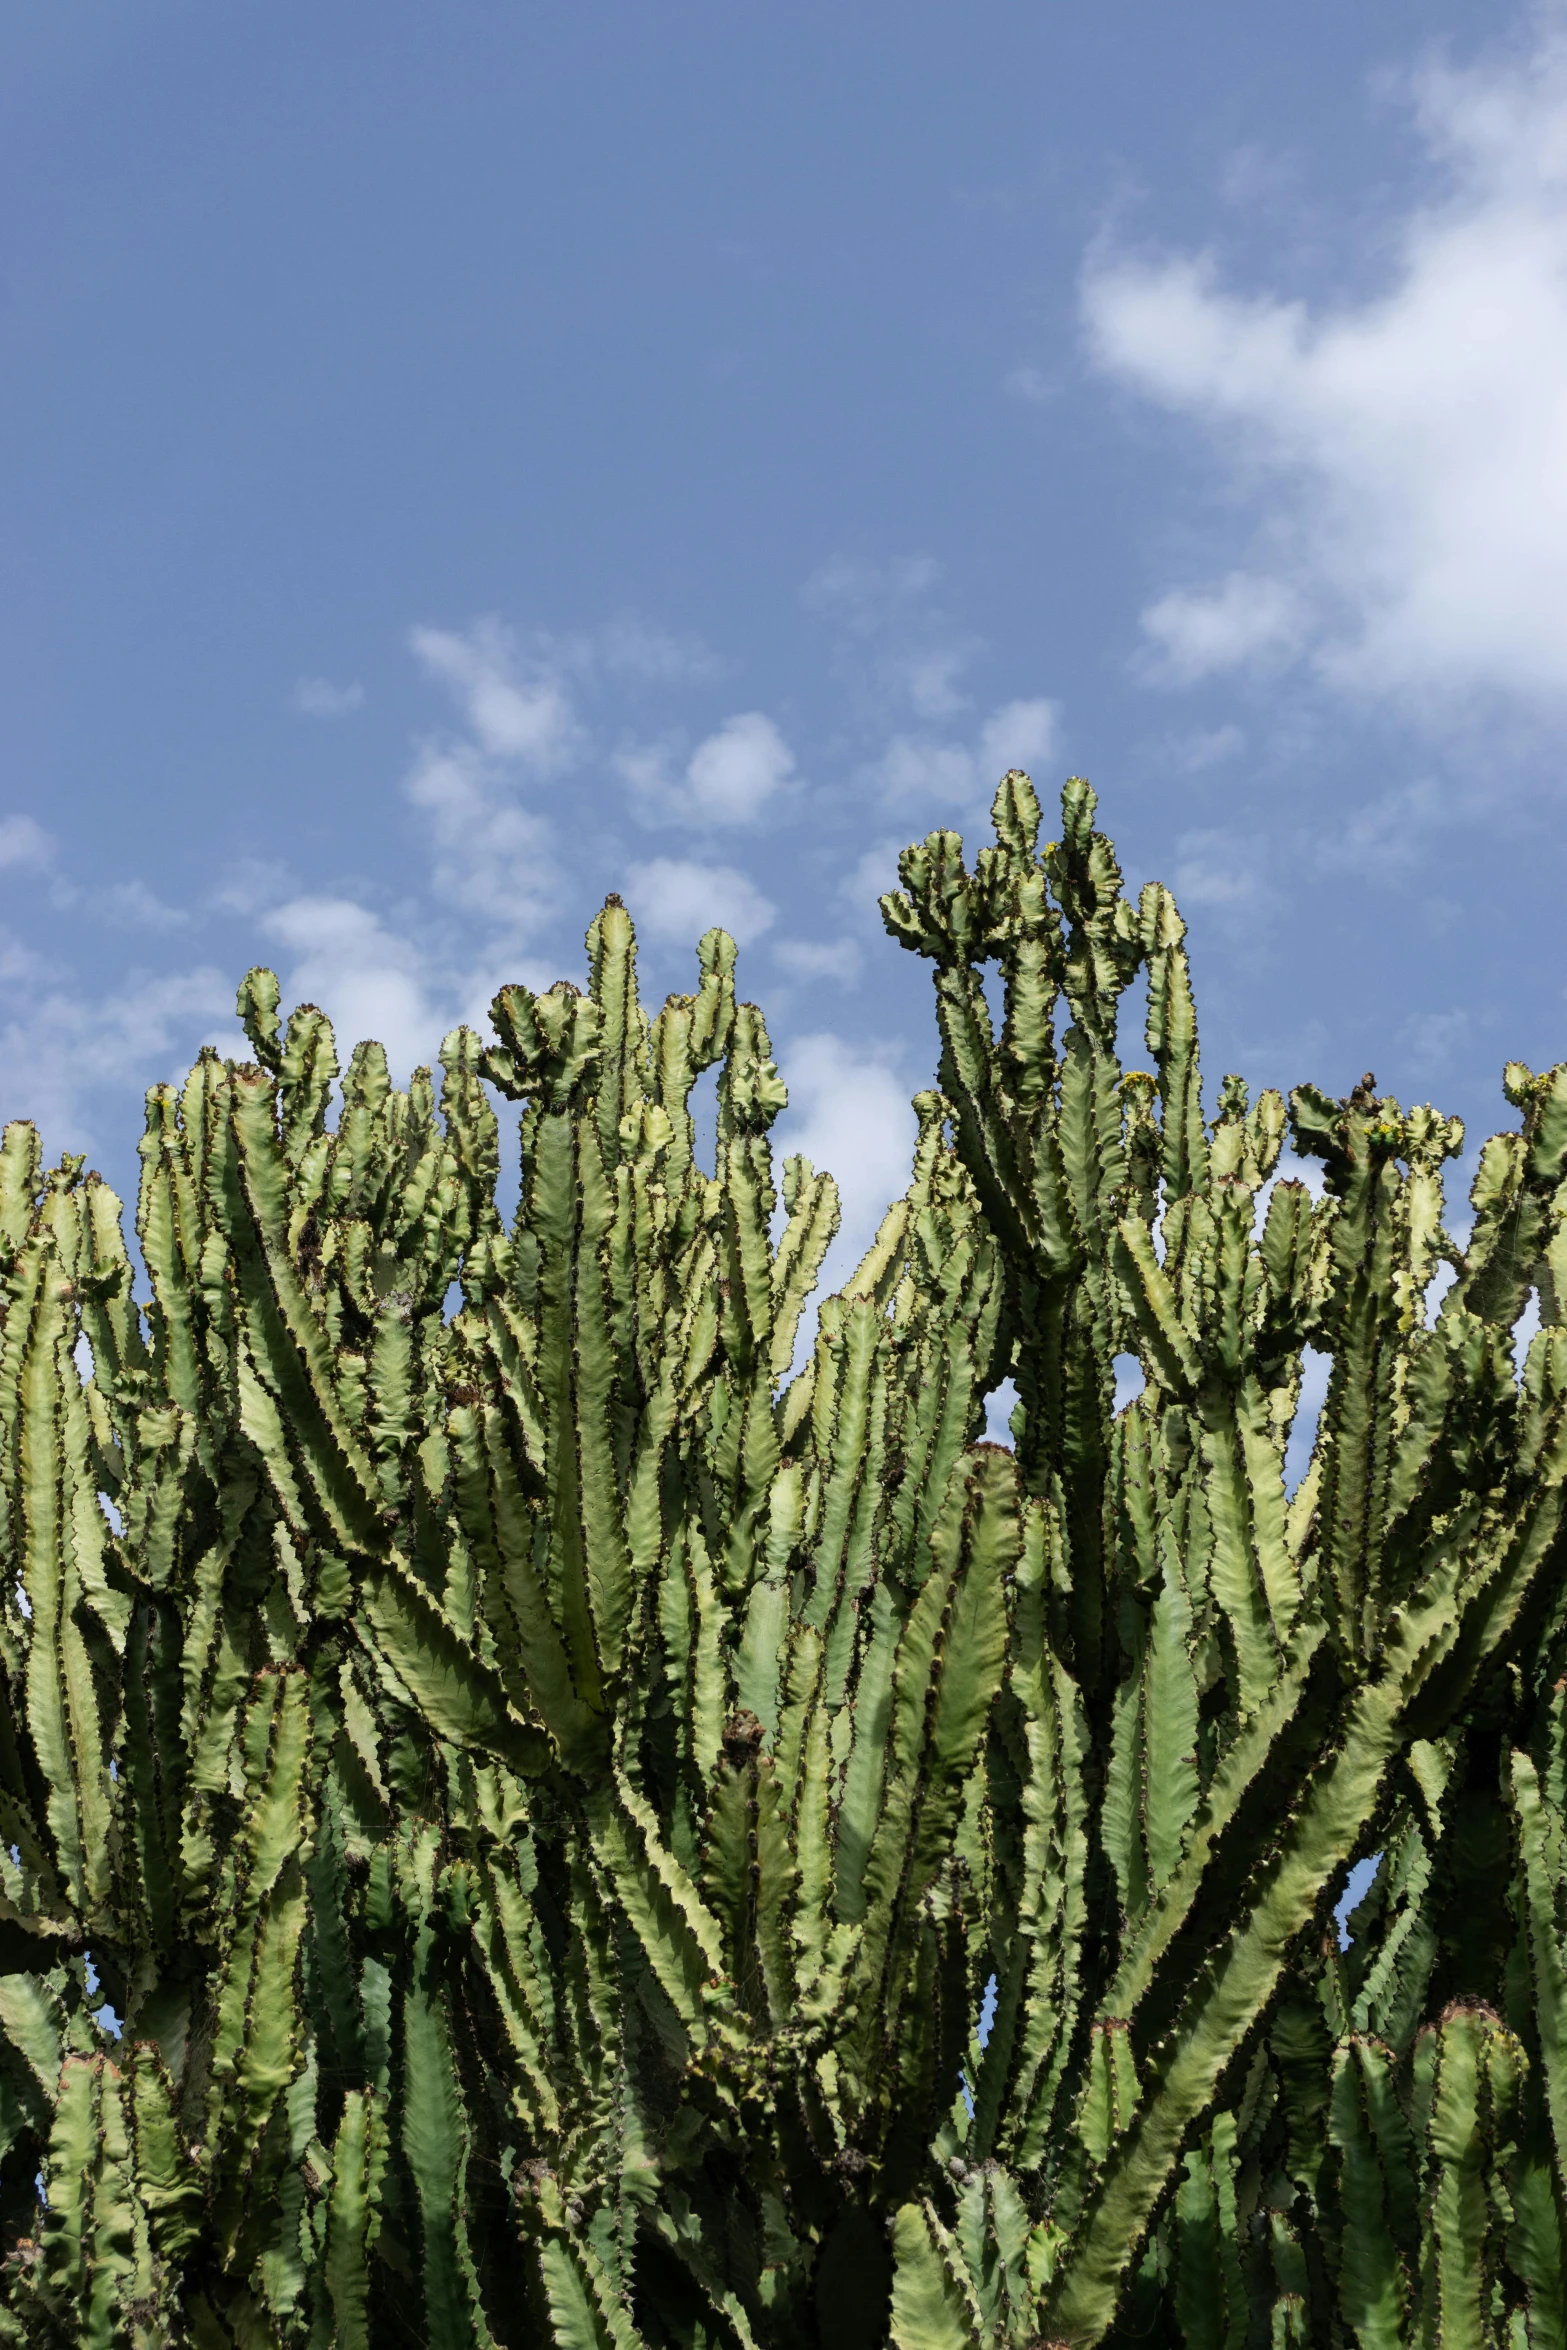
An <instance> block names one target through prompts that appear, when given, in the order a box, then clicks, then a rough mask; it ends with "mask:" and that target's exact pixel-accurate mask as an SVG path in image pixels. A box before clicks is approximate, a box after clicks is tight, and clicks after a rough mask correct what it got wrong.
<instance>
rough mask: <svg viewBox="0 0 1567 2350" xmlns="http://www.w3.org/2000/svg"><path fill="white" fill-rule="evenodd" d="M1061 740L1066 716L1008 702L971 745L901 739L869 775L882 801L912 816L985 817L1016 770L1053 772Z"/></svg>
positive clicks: (1035, 704) (1036, 704)
mask: <svg viewBox="0 0 1567 2350" xmlns="http://www.w3.org/2000/svg"><path fill="white" fill-rule="evenodd" d="M1059 739H1060V710H1059V706H1058V705H1057V704H1056V703H1055V702H1052V701H1047V700H1046V699H1044V697H1043V696H1038V697H1035V698H1034V699H1031V700H1022V701H1015V702H1004V703H1002V705H1001V707H1000V708H999V709H996V710H993V711H992V712H991V713H990V716H989V717H988V718H987V719H986V720H985V721H984V723H983V725H982V726H981V727H980V728H979V730H978V733H977V735H975V736H974V737H973V738H972V739H971V740H970V741H968V742H954V741H952V740H950V739H943V738H941V737H939V736H935V735H929V734H914V733H905V734H896V735H894V736H893V738H892V740H891V741H890V742H889V743H888V744H887V746H886V748H885V750H884V751H883V752H882V753H881V755H880V757H879V758H878V759H877V760H875V761H874V762H873V764H872V766H871V768H870V770H869V773H870V777H871V779H872V781H873V783H874V785H875V787H876V789H877V791H878V794H879V796H880V798H881V799H882V801H883V802H884V803H885V804H886V805H887V806H889V807H896V808H902V809H906V810H908V811H909V812H910V813H911V814H912V815H921V814H928V815H929V816H930V817H932V818H934V817H936V816H938V815H943V814H949V813H950V814H956V815H958V816H963V817H974V816H978V815H981V814H983V812H984V810H985V809H986V808H988V807H989V805H990V802H991V799H992V798H993V797H994V794H995V789H996V786H997V784H998V783H999V782H1000V781H1001V778H1002V776H1003V775H1005V774H1006V772H1007V770H1008V769H1009V768H1011V767H1025V768H1029V769H1034V768H1040V769H1044V768H1047V767H1048V766H1049V765H1050V764H1051V762H1052V761H1053V760H1054V758H1055V756H1056V751H1057V745H1058V742H1059Z"/></svg>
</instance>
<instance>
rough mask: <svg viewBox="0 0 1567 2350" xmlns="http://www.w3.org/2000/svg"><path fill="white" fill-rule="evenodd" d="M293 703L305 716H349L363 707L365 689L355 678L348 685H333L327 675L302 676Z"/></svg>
mask: <svg viewBox="0 0 1567 2350" xmlns="http://www.w3.org/2000/svg"><path fill="white" fill-rule="evenodd" d="M293 703H294V708H295V709H296V710H297V711H299V713H300V715H301V716H302V717H305V718H350V717H352V715H353V713H354V712H355V711H356V710H362V709H363V708H364V703H365V689H364V687H363V686H362V685H361V684H360V683H359V681H358V679H357V678H355V679H354V680H353V682H352V683H351V684H349V685H334V684H333V683H332V680H331V679H330V678H329V677H302V678H300V680H299V682H298V684H297V685H296V686H295V688H294V693H293Z"/></svg>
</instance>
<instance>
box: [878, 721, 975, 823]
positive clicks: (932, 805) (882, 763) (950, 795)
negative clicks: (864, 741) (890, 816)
mask: <svg viewBox="0 0 1567 2350" xmlns="http://www.w3.org/2000/svg"><path fill="white" fill-rule="evenodd" d="M873 774H874V778H875V781H876V784H877V786H878V788H879V790H880V794H881V797H882V799H883V800H884V801H885V802H886V804H887V805H888V806H889V807H897V808H907V809H909V810H911V811H914V812H924V813H926V814H928V815H929V816H930V819H931V821H932V822H933V823H934V822H935V821H936V817H937V815H938V814H950V813H951V812H952V811H953V810H958V811H960V812H961V811H965V810H967V809H968V808H969V807H970V806H971V805H972V802H973V800H974V796H975V793H976V791H977V789H978V784H977V776H978V769H977V767H976V765H975V760H974V754H973V752H972V751H971V750H970V749H969V748H968V746H967V745H966V744H964V743H943V742H933V741H931V740H929V739H928V738H927V737H925V736H921V735H909V734H895V735H894V736H893V738H892V740H891V742H890V743H889V744H888V745H887V748H886V749H885V750H884V751H883V752H882V755H881V757H880V758H879V759H878V760H877V762H876V765H875V768H874V769H873Z"/></svg>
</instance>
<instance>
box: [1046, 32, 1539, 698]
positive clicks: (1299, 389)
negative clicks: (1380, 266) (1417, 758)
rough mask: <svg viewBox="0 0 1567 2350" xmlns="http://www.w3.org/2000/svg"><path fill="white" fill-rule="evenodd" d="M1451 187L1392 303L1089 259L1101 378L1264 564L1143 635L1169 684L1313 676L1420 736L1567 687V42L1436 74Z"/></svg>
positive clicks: (1154, 608)
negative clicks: (1242, 285)
mask: <svg viewBox="0 0 1567 2350" xmlns="http://www.w3.org/2000/svg"><path fill="white" fill-rule="evenodd" d="M1411 97H1412V102H1413V105H1414V108H1415V114H1416V119H1417V122H1418V126H1419V129H1420V131H1421V133H1422V135H1423V137H1424V139H1425V142H1426V145H1427V148H1428V150H1429V153H1430V156H1431V159H1432V162H1433V165H1434V167H1435V170H1436V173H1437V175H1438V179H1439V186H1438V190H1437V192H1436V194H1435V195H1434V196H1433V197H1432V198H1431V199H1430V200H1429V201H1426V202H1423V203H1421V204H1419V205H1418V206H1416V207H1414V208H1413V209H1411V210H1410V211H1409V212H1408V213H1407V214H1406V216H1405V217H1404V218H1403V219H1402V220H1400V221H1397V222H1395V223H1393V224H1392V236H1391V245H1392V250H1393V255H1394V261H1393V267H1392V271H1391V276H1390V280H1389V282H1388V284H1387V285H1386V287H1385V288H1384V290H1382V291H1381V292H1379V293H1377V294H1375V295H1373V296H1370V297H1367V298H1364V299H1355V300H1348V301H1341V302H1339V303H1338V304H1336V305H1321V306H1316V307H1313V306H1312V305H1311V304H1309V303H1308V302H1306V301H1304V300H1302V299H1298V298H1293V297H1291V295H1290V294H1289V293H1287V292H1286V291H1282V290H1279V291H1266V292H1261V293H1244V292H1240V291H1237V290H1235V289H1234V288H1232V287H1231V286H1229V285H1227V284H1226V283H1225V282H1224V280H1223V278H1222V276H1221V273H1220V271H1219V268H1218V266H1217V264H1216V263H1215V262H1214V260H1213V259H1212V258H1211V257H1210V256H1207V255H1193V254H1177V255H1174V256H1170V255H1162V256H1161V255H1155V256H1152V257H1148V256H1138V255H1133V254H1128V253H1126V252H1124V251H1117V250H1115V249H1114V248H1113V247H1110V248H1101V249H1099V250H1096V251H1095V253H1094V254H1093V255H1092V256H1091V258H1090V261H1089V264H1088V267H1087V269H1086V272H1085V277H1084V284H1083V316H1084V323H1085V330H1086V335H1087V341H1088V348H1089V352H1090V355H1091V357H1092V359H1093V361H1094V363H1095V364H1096V365H1097V366H1098V367H1100V368H1101V369H1103V370H1104V371H1106V372H1107V373H1109V374H1112V375H1114V376H1117V377H1119V378H1120V380H1121V381H1122V382H1123V383H1126V384H1128V385H1129V386H1131V387H1132V388H1134V389H1135V390H1137V391H1139V392H1141V393H1143V394H1144V395H1145V396H1146V397H1147V398H1148V399H1150V400H1152V401H1154V402H1157V403H1158V404H1160V405H1161V406H1163V407H1164V408H1166V409H1168V410H1170V411H1172V412H1175V413H1178V414H1180V415H1183V416H1186V417H1188V418H1191V419H1193V420H1195V422H1196V423H1197V424H1198V425H1199V426H1200V427H1201V428H1202V429H1203V430H1204V432H1205V433H1206V435H1207V436H1208V445H1209V448H1210V450H1211V452H1212V455H1213V457H1214V459H1215V462H1216V464H1217V467H1218V469H1219V472H1220V474H1221V476H1222V477H1223V479H1224V482H1225V491H1226V495H1227V497H1230V498H1231V499H1234V500H1236V501H1238V503H1239V505H1240V507H1241V510H1242V511H1245V512H1250V513H1252V514H1253V515H1255V516H1256V517H1257V521H1258V533H1257V551H1258V553H1259V554H1260V555H1261V557H1262V560H1261V561H1260V562H1255V563H1253V564H1252V565H1250V566H1248V567H1247V568H1246V569H1244V570H1239V571H1236V572H1233V573H1231V574H1230V575H1229V576H1228V577H1226V578H1225V579H1223V580H1221V581H1220V582H1219V583H1218V584H1217V585H1211V584H1209V583H1205V582H1202V581H1194V582H1182V583H1179V584H1177V585H1175V586H1173V587H1172V588H1171V590H1170V591H1169V592H1168V593H1167V594H1165V595H1163V596H1161V597H1159V598H1158V599H1157V600H1156V601H1155V602H1154V603H1153V604H1152V605H1151V606H1150V607H1149V609H1148V611H1147V613H1146V614H1145V615H1144V625H1145V628H1146V630H1147V632H1148V635H1149V639H1150V642H1151V645H1152V647H1153V649H1154V652H1155V653H1156V655H1157V656H1158V657H1159V658H1160V659H1161V660H1162V662H1163V664H1164V671H1165V674H1166V675H1167V676H1168V677H1169V678H1170V679H1171V681H1172V682H1176V683H1182V682H1193V681H1195V680H1197V679H1199V678H1201V677H1203V676H1205V675H1208V674H1211V673H1212V672H1213V671H1215V670H1217V669H1219V668H1221V667H1224V666H1235V665H1238V664H1243V663H1247V664H1250V663H1256V662H1264V663H1268V662H1278V661H1280V660H1284V659H1289V658H1304V659H1307V660H1309V661H1310V663H1311V664H1312V665H1313V666H1314V668H1315V670H1316V672H1317V673H1318V675H1319V676H1321V677H1322V678H1324V679H1325V680H1327V681H1329V682H1330V683H1331V684H1333V685H1334V686H1336V687H1338V688H1341V689H1344V690H1349V691H1354V692H1357V693H1363V694H1374V695H1381V696H1386V697H1389V698H1391V699H1393V700H1394V701H1396V702H1397V703H1398V704H1399V705H1400V707H1401V708H1402V709H1404V710H1406V711H1418V712H1421V713H1423V714H1425V715H1426V716H1428V717H1429V716H1430V715H1431V714H1432V713H1437V714H1440V713H1441V712H1443V711H1448V712H1451V711H1452V710H1453V709H1454V707H1455V704H1456V703H1457V702H1458V701H1459V700H1460V699H1461V698H1462V697H1464V696H1472V695H1475V694H1491V695H1495V694H1500V695H1506V696H1512V697H1516V698H1521V699H1522V700H1523V701H1524V702H1526V703H1531V704H1536V705H1538V704H1541V703H1544V704H1549V705H1551V706H1553V707H1554V706H1556V705H1557V704H1559V702H1560V700H1561V698H1562V696H1563V694H1564V693H1567V634H1564V632H1563V630H1562V627H1561V624H1560V614H1561V612H1562V610H1563V608H1564V605H1567V406H1564V404H1563V401H1562V397H1561V385H1562V383H1563V382H1564V381H1567V36H1564V34H1563V32H1562V31H1561V29H1560V25H1559V20H1558V18H1557V17H1556V16H1555V14H1554V13H1552V14H1550V15H1548V16H1546V18H1545V19H1544V30H1543V31H1542V32H1541V34H1540V37H1539V39H1538V42H1537V44H1536V46H1535V48H1534V50H1533V52H1532V53H1531V54H1530V55H1529V56H1528V57H1527V58H1526V59H1525V60H1524V61H1523V62H1521V63H1515V62H1509V63H1504V64H1484V65H1477V66H1474V67H1471V68H1469V69H1467V70H1455V69H1451V68H1447V67H1439V68H1438V67H1433V68H1431V69H1429V70H1427V71H1426V72H1425V73H1423V74H1422V75H1420V76H1419V77H1418V78H1417V80H1416V81H1415V82H1414V84H1413V85H1412V89H1411Z"/></svg>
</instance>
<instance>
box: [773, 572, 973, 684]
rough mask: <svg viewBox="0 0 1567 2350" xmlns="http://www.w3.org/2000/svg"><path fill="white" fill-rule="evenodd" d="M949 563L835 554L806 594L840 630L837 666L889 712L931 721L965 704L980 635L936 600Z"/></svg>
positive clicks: (816, 609) (815, 608) (809, 606)
mask: <svg viewBox="0 0 1567 2350" xmlns="http://www.w3.org/2000/svg"><path fill="white" fill-rule="evenodd" d="M940 579H941V566H940V564H938V563H937V562H936V561H935V560H934V559H933V557H931V556H929V555H904V556H898V557H895V558H894V559H893V560H892V561H891V562H888V563H868V562H864V561H861V560H859V559H857V558H856V557H853V556H848V555H835V556H834V557H833V558H832V560H831V561H830V562H828V563H824V564H823V566H822V568H821V569H820V571H818V572H817V573H816V574H815V575H814V577H812V578H811V579H809V580H807V581H806V583H805V587H804V589H803V590H802V600H803V601H804V603H805V606H806V608H807V610H808V611H812V612H816V613H819V614H820V615H821V616H822V618H823V619H825V620H828V621H830V622H831V623H832V625H833V626H834V627H835V628H836V630H837V631H838V634H839V640H840V641H839V644H838V648H837V655H836V667H837V668H838V670H839V673H840V674H841V675H842V676H844V677H845V678H847V679H849V680H850V681H851V682H852V684H853V686H854V689H855V692H856V694H857V695H858V696H859V697H860V698H861V699H863V700H865V701H866V702H868V703H870V704H871V705H874V706H876V707H878V708H880V709H881V710H882V711H883V712H890V711H894V710H895V711H898V712H900V713H901V712H904V711H908V712H912V714H913V715H914V717H916V718H918V719H921V720H925V721H929V720H932V719H938V718H950V717H952V716H953V715H954V714H955V713H956V712H957V711H959V710H962V709H965V708H966V707H967V705H968V701H969V696H968V695H967V694H966V693H965V692H964V691H963V689H962V686H961V683H960V681H961V678H962V675H963V672H964V671H965V669H967V668H968V666H969V664H970V662H971V661H972V660H973V658H974V655H975V653H976V652H977V651H978V650H979V645H978V640H977V639H975V638H974V637H972V636H970V635H968V634H967V633H965V632H963V631H960V630H957V629H955V628H954V626H953V624H952V622H951V620H950V619H949V618H948V616H947V615H946V613H945V612H943V610H942V609H941V607H940V605H939V604H938V603H936V602H935V600H934V597H935V590H936V588H937V586H938V584H939V582H940Z"/></svg>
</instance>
